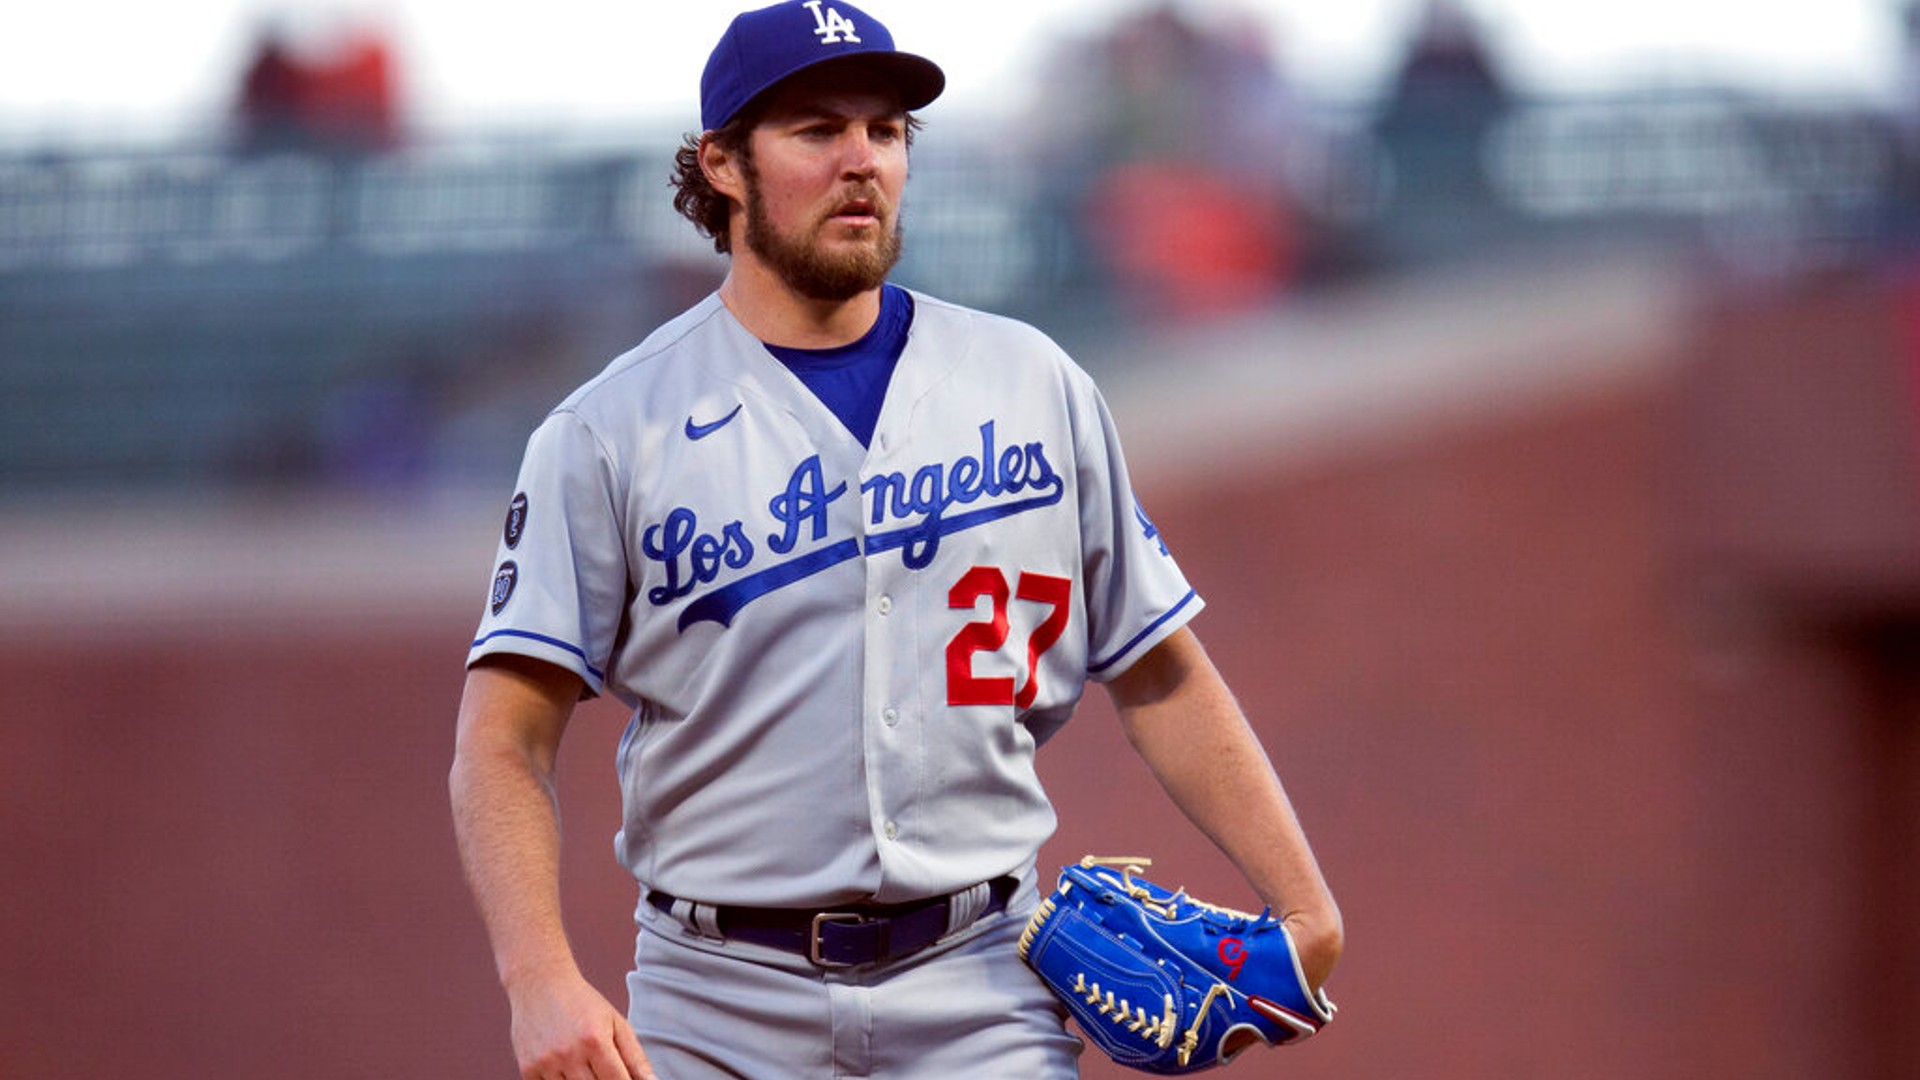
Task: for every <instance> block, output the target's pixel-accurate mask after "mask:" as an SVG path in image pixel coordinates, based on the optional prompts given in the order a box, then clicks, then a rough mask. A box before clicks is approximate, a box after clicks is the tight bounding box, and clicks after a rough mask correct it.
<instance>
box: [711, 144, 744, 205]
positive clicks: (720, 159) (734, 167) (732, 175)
mask: <svg viewBox="0 0 1920 1080" xmlns="http://www.w3.org/2000/svg"><path fill="white" fill-rule="evenodd" d="M700 171H701V172H703V173H705V174H706V177H707V183H709V184H711V185H713V190H715V191H717V192H719V193H720V194H722V195H725V196H726V197H727V198H729V199H732V200H733V201H735V202H737V203H745V202H746V201H747V189H746V184H745V182H744V181H743V179H742V177H741V175H740V156H739V155H738V154H734V153H730V152H729V151H728V150H727V149H726V148H725V147H723V146H721V145H720V140H718V139H716V138H714V137H713V133H712V132H707V133H706V134H704V135H702V136H700Z"/></svg>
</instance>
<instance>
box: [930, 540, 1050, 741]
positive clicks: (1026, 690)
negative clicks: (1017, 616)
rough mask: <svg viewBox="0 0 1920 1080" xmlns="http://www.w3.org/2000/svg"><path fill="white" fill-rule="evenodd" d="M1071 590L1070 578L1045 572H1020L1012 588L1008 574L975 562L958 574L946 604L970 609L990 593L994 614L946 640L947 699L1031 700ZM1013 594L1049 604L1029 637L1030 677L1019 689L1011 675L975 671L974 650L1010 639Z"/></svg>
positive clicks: (1022, 704) (995, 648)
mask: <svg viewBox="0 0 1920 1080" xmlns="http://www.w3.org/2000/svg"><path fill="white" fill-rule="evenodd" d="M1072 594H1073V582H1072V581H1071V580H1069V579H1067V578H1063V577H1052V576H1050V575H1047V574H1028V573H1022V574H1021V575H1020V582H1019V584H1018V586H1017V587H1015V588H1014V589H1012V590H1009V589H1008V588H1007V575H1006V574H1004V573H1002V572H1001V571H1000V569H999V568H998V567H994V566H976V567H974V568H973V569H971V570H969V571H967V572H966V573H964V574H962V575H960V580H959V581H956V582H954V585H953V588H951V589H949V590H948V591H947V606H948V607H949V608H968V609H971V608H973V607H975V606H976V605H977V604H978V603H979V602H980V598H981V597H986V598H988V599H989V600H992V601H993V615H992V617H991V618H987V619H980V620H977V621H975V622H970V623H968V624H967V625H965V626H963V627H961V628H960V632H959V633H957V634H955V635H953V640H952V641H949V642H947V704H949V705H1012V706H1015V707H1016V708H1021V709H1024V708H1026V707H1027V706H1029V705H1031V704H1033V699H1034V695H1035V694H1036V693H1037V692H1038V691H1039V688H1040V680H1039V679H1038V678H1037V672H1038V671H1039V668H1040V655H1041V654H1042V653H1044V652H1046V651H1047V650H1048V649H1050V648H1052V647H1053V643H1054V642H1056V641H1059V640H1060V635H1061V633H1063V632H1064V631H1065V630H1066V628H1067V619H1068V617H1069V616H1070V615H1071V614H1072V610H1071V608H1070V607H1069V605H1068V604H1067V600H1068V599H1069V598H1070V597H1071V596H1072ZM1009 598H1015V599H1020V600H1030V601H1033V602H1034V603H1039V604H1046V605H1047V606H1048V608H1049V609H1050V610H1049V611H1048V612H1047V617H1046V618H1045V619H1042V620H1041V621H1040V625H1038V626H1036V627H1034V628H1033V633H1032V634H1031V635H1029V636H1028V638H1027V681H1026V685H1024V686H1022V687H1020V692H1019V693H1018V694H1016V693H1014V689H1013V679H1012V677H1011V676H1004V675H1003V676H997V677H994V678H987V679H983V678H981V677H980V676H978V675H975V674H974V673H973V654H974V653H977V652H988V653H992V652H999V651H1000V647H1001V646H1003V645H1005V644H1006V643H1007V637H1008V635H1009V634H1010V633H1011V630H1012V626H1011V624H1010V622H1009V621H1008V619H1007V602H1008V600H1009Z"/></svg>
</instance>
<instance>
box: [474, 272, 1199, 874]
mask: <svg viewBox="0 0 1920 1080" xmlns="http://www.w3.org/2000/svg"><path fill="white" fill-rule="evenodd" d="M913 299H914V302H915V313H914V317H913V324H912V328H911V331H910V334H909V337H908V340H907V344H906V348H905V351H904V352H903V353H902V354H901V356H900V360H899V363H898V366H897V367H896V369H895V371H894V373H893V376H892V380H891V382H890V383H889V385H888V388H887V393H886V398H885V401H884V404H883V405H882V408H881V412H880V418H879V422H878V425H877V427H876V428H875V431H874V434H873V438H872V443H871V447H870V448H869V447H867V446H862V445H861V444H860V443H859V441H857V440H856V439H855V438H853V437H852V436H851V435H850V434H849V433H848V432H847V430H846V429H845V428H844V427H843V426H842V425H841V424H840V422H839V421H838V420H837V419H836V418H835V416H834V415H833V414H832V413H831V412H830V411H829V410H828V409H827V408H826V407H825V406H824V405H822V404H821V403H820V401H819V400H818V399H816V398H815V397H814V396H813V395H812V393H811V392H810V391H808V390H807V389H806V388H805V386H803V385H802V384H801V382H800V381H799V380H798V379H797V378H796V377H794V375H793V374H792V373H791V372H789V371H788V370H787V369H786V368H785V367H783V366H782V365H781V364H780V363H779V362H777V361H776V360H775V359H774V358H773V357H772V356H771V355H769V353H768V352H767V350H766V348H765V347H764V346H763V345H762V344H761V343H760V342H759V341H758V340H756V339H755V338H754V337H753V335H752V334H750V333H749V332H748V331H747V330H746V328H745V327H743V326H742V325H741V324H740V323H739V322H738V321H737V320H736V319H735V318H734V317H733V316H732V315H731V313H729V312H728V310H727V309H726V307H725V305H724V304H722V303H721V302H720V300H719V298H718V297H717V296H710V297H708V298H707V299H706V300H704V301H702V302H701V303H700V304H698V305H696V306H695V307H694V308H692V309H691V310H689V311H688V312H686V313H685V314H683V315H681V316H680V317H679V318H677V319H675V320H674V321H672V322H670V323H668V324H666V325H665V326H663V327H661V328H660V329H659V330H658V331H656V332H655V333H654V334H652V335H651V336H650V337H648V338H647V340H646V341H645V342H643V343H642V344H641V345H640V346H639V347H638V348H636V349H634V350H632V351H631V352H629V353H627V354H626V355H624V356H622V357H620V358H619V359H617V360H615V361H614V362H613V363H612V364H611V365H610V366H609V367H608V368H607V369H606V370H605V371H604V372H602V373H601V374H600V375H599V376H597V377H596V378H595V379H593V380H592V381H591V382H589V383H587V384H586V385H585V386H583V387H581V388H580V389H579V390H577V391H575V392H574V393H573V394H572V395H571V396H570V397H568V398H567V399H566V400H565V401H564V402H563V403H561V404H560V406H559V407H557V408H556V409H555V410H554V411H553V412H552V413H551V414H550V415H549V416H548V417H547V418H546V420H545V421H544V422H543V423H542V424H541V426H540V427H539V428H538V430H536V431H535V432H534V434H533V436H532V438H531V440H530V441H529V443H528V447H527V452H526V457H525V460H524V463H523V465H522V467H521V473H520V479H519V485H518V491H517V493H516V495H515V497H514V499H513V503H512V506H511V509H510V510H509V512H508V516H507V523H506V527H505V529H504V532H503V536H502V538H501V547H500V557H499V563H498V567H497V570H496V573H495V577H494V587H493V591H492V595H491V597H490V599H489V604H488V609H487V611H486V613H485V615H484V616H483V618H482V621H481V624H480V628H479V632H478V634H477V635H476V640H475V641H474V643H473V647H472V651H471V653H470V655H469V662H470V663H471V662H472V661H474V660H478V659H480V658H481V657H484V656H488V655H490V654H495V653H501V652H511V653H520V654H525V655H528V656H533V657H537V658H540V659H542V660H546V661H550V662H552V663H555V664H559V665H561V666H563V667H566V668H568V669H570V670H572V671H574V672H575V673H577V674H578V675H579V676H580V677H581V678H582V679H584V680H585V681H586V684H587V686H588V688H589V689H590V690H591V691H592V692H594V693H599V692H603V691H604V692H608V693H612V694H614V695H615V696H617V697H618V698H619V699H620V700H621V701H622V702H625V703H626V704H627V705H629V706H631V707H632V708H633V710H634V712H633V717H632V719H631V721H630V722H629V724H628V726H627V730H626V732H625V734H624V735H623V736H622V739H621V742H620V748H619V754H618V765H619V774H620V780H621V784H622V788H623V792H624V801H625V808H624V820H623V823H622V827H621V829H620V832H619V834H618V836H617V838H616V848H617V850H618V854H619V857H620V859H621V861H622V862H623V863H624V864H625V865H626V866H627V867H628V868H629V869H630V870H631V871H632V872H633V874H634V875H635V876H636V877H637V878H638V879H639V880H640V881H642V882H645V883H647V884H648V885H650V886H652V887H655V888H659V889H663V890H665V891H666V892H669V893H672V894H675V895H678V896H684V897H695V898H698V899H700V900H703V901H706V902H710V903H719V904H742V905H777V906H793V907H804V906H809V905H826V904H833V903H839V902H844V901H849V900H854V899H860V898H871V899H874V900H877V901H880V902H893V901H901V900H909V899H918V898H921V897H926V896H932V895H936V894H939V893H948V892H954V891H956V890H959V889H963V888H965V887H967V886H969V885H971V884H973V883H976V882H980V881H984V880H987V879H989V878H993V877H995V876H997V875H1001V874H1007V873H1010V872H1018V871H1019V870H1020V869H1021V868H1023V867H1025V866H1028V865H1030V864H1031V862H1032V860H1033V858H1034V856H1035V855H1036V853H1037V852H1038V850H1039V847H1040V845H1041V843H1042V842H1043V841H1044V840H1045V839H1046V838H1047V837H1048V836H1049V835H1050V834H1051V832H1052V830H1053V827H1054V816H1053V811H1052V808H1051V806H1050V805H1049V803H1048V801H1047V799H1046V797H1045V794H1044V792H1043V791H1042V790H1041V785H1040V783H1039V781H1038V779H1037V778H1036V775H1035V772H1034V760H1033V759H1034V751H1035V749H1036V747H1038V746H1039V745H1040V744H1041V743H1042V742H1044V741H1045V740H1046V739H1047V738H1048V737H1049V736H1050V735H1052V734H1053V733H1054V732H1055V731H1056V730H1058V728H1059V726H1060V725H1061V724H1062V723H1064V722H1065V721H1066V719H1067V717H1068V715H1069V714H1070V713H1071V712H1072V710H1073V707H1074V705H1075V704H1076V702H1077V701H1078V700H1079V697H1080V694H1081V692H1082V689H1083V687H1084V685H1085V683H1086V681H1087V680H1088V678H1092V679H1095V680H1099V679H1105V678H1111V677H1113V676H1114V675H1117V674H1119V673H1120V672H1121V671H1123V670H1125V669H1126V668H1127V667H1128V666H1129V665H1130V664H1131V663H1132V662H1133V661H1134V660H1136V659H1137V658H1138V657H1139V656H1141V655H1142V654H1143V653H1144V652H1146V651H1147V650H1148V649H1150V648H1152V647H1153V646H1154V645H1155V644H1156V643H1158V642H1159V641H1160V640H1162V639H1163V638H1165V637H1166V636H1167V635H1169V634H1171V633H1173V632H1174V631H1175V630H1176V629H1177V628H1179V627H1180V626H1182V625H1184V624H1185V623H1186V621H1187V620H1188V619H1190V618H1191V617H1192V616H1193V615H1194V614H1195V613H1196V612H1197V611H1198V610H1199V609H1200V606H1201V600H1200V599H1199V598H1198V597H1197V596H1196V595H1195V594H1194V592H1193V590H1192V589H1191V588H1190V587H1189V586H1188V584H1187V582H1186V580H1185V578H1184V577H1183V576H1182V574H1181V573H1180V570H1179V568H1178V567H1177V566H1176V565H1175V562H1174V560H1173V559H1172V558H1171V557H1170V555H1169V554H1168V551H1167V549H1166V547H1165V545H1164V544H1163V543H1162V542H1161V539H1160V537H1159V536H1158V534H1157V532H1156V530H1155V529H1154V527H1153V525H1152V523H1151V522H1150V521H1149V520H1148V518H1147V516H1146V515H1145V514H1144V513H1143V512H1142V511H1141V510H1140V508H1139V507H1138V506H1137V504H1136V502H1135V499H1134V496H1133V494H1132V491H1131V489H1130V487H1129V483H1128V479H1127V471H1126V466H1125V464H1124V462H1123V460H1122V458H1121V452H1120V444H1119V442H1118V439H1117V437H1116V435H1115V432H1114V426H1113V422H1112V419H1111V417H1110V416H1109V415H1108V412H1107V409H1106V405H1105V403H1104V402H1103V401H1102V399H1101V397H1100V395H1099V393H1098V391H1097V390H1096V389H1095V387H1094V385H1093V382H1092V380H1091V379H1089V378H1088V376H1087V375H1086V373H1085V372H1083V371H1082V370H1081V369H1080V368H1079V367H1077V366H1076V365H1075V364H1074V363H1073V362H1072V361H1071V360H1070V359H1069V358H1068V357H1067V356H1066V355H1065V353H1063V352H1062V351H1061V350H1060V349H1059V348H1058V347H1057V346H1056V345H1054V344H1053V342H1051V341H1050V340H1049V339H1047V338H1046V337H1045V336H1044V335H1042V334H1041V333H1039V332H1038V331H1036V330H1034V329H1033V328H1031V327H1029V326H1026V325H1025V324H1022V323H1020V322H1017V321H1014V320H1010V319H1005V318H1001V317H997V316H992V315H987V314H983V313H980V312H975V311H971V310H968V309H965V308H961V307H958V306H955V305H951V304H947V303H944V302H941V301H939V300H935V299H932V298H930V297H926V296H923V295H919V294H915V295H914V297H913Z"/></svg>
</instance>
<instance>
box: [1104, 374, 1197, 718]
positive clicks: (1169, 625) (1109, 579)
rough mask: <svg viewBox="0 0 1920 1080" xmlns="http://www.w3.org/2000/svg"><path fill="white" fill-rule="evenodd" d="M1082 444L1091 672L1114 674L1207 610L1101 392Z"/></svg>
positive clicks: (1124, 668) (1120, 671)
mask: <svg viewBox="0 0 1920 1080" xmlns="http://www.w3.org/2000/svg"><path fill="white" fill-rule="evenodd" d="M1087 393H1088V395H1089V398H1090V403H1089V404H1088V406H1087V409H1086V412H1085V415H1086V416H1087V418H1088V420H1089V421H1090V422H1089V423H1088V425H1087V428H1086V430H1085V431H1084V432H1083V433H1082V435H1081V438H1080V445H1079V453H1078V458H1079V480H1080V532H1081V537H1082V559H1083V568H1082V572H1083V576H1084V578H1085V581H1086V590H1087V624H1088V625H1087V635H1088V650H1087V675H1088V677H1090V678H1092V679H1094V680H1095V681H1098V682H1105V681H1107V680H1110V679H1113V678H1115V677H1117V676H1118V675H1120V674H1121V673H1122V672H1124V671H1126V670H1127V668H1129V667H1131V666H1132V664H1133V662H1134V661H1135V660H1137V659H1139V658H1140V657H1141V656H1143V655H1145V654H1146V653H1147V652H1148V651H1150V650H1151V649H1152V648H1153V647H1154V646H1155V645H1158V644H1159V643H1160V642H1161V641H1163V640H1165V639H1166V638H1167V637H1168V636H1169V635H1171V634H1172V633H1173V632H1174V631H1176V630H1178V629H1180V628H1181V627H1182V626H1185V625H1186V624H1187V621H1188V620H1190V619H1192V618H1193V616H1195V615H1196V614H1198V613H1199V612H1200V609H1201V608H1202V607H1204V606H1205V602H1204V601H1203V600H1202V599H1201V598H1200V596H1199V594H1198V593H1196V592H1195V591H1194V590H1193V587H1192V586H1191V585H1189V584H1188V583H1187V579H1186V576H1185V575H1184V574H1183V573H1181V571H1180V567H1179V565H1178V564H1177V563H1176V562H1175V561H1174V558H1173V553H1172V552H1171V551H1170V550H1169V549H1168V548H1167V544H1166V541H1165V539H1164V538H1163V537H1162V536H1161V535H1160V530H1159V529H1158V528H1157V527H1156V526H1155V525H1154V524H1153V520H1152V519H1151V518H1149V517H1148V516H1147V513H1146V509H1145V508H1144V507H1142V506H1141V505H1140V501H1139V499H1138V498H1136V497H1135V495H1134V493H1133V487H1132V484H1131V482H1130V481H1129V480H1128V477H1127V464H1126V459H1125V455H1124V454H1123V453H1122V452H1121V449H1120V437H1119V433H1118V432H1117V430H1116V429H1115V427H1114V423H1113V416H1112V414H1111V413H1109V411H1108V410H1107V405H1106V402H1105V400H1104V399H1102V398H1101V397H1100V394H1099V392H1098V390H1095V389H1092V388H1091V387H1089V389H1088V391H1087Z"/></svg>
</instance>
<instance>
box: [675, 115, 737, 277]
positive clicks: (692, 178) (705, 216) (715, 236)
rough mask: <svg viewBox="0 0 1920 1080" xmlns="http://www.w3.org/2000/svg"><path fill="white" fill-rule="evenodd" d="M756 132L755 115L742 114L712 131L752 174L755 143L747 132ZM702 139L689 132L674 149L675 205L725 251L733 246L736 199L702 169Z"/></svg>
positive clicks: (720, 142) (717, 246)
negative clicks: (731, 218)
mask: <svg viewBox="0 0 1920 1080" xmlns="http://www.w3.org/2000/svg"><path fill="white" fill-rule="evenodd" d="M752 132H753V123H752V120H751V118H749V117H746V116H744V115H742V116H736V117H734V118H733V120H732V121H730V122H728V123H727V124H726V125H725V126H724V127H721V128H719V129H718V130H716V131H714V132H713V133H712V138H713V141H714V142H716V143H718V144H719V146H720V148H721V149H722V150H725V151H726V152H727V153H729V154H734V155H738V157H739V158H740V162H741V165H742V166H743V167H744V168H745V169H746V171H747V172H748V173H749V174H751V173H752V171H753V147H752V145H751V144H752V140H751V139H749V138H747V136H748V135H750V134H752ZM700 143H701V136H699V135H688V136H686V138H685V139H683V140H681V143H680V148H679V149H678V150H675V151H674V152H673V180H672V183H673V208H674V209H675V210H677V211H679V213H680V216H681V217H684V218H686V219H687V220H688V221H691V222H693V227H694V228H695V229H697V230H699V232H700V235H701V236H705V237H708V238H709V239H711V240H712V241H713V250H715V251H718V252H720V253H721V254H723V255H724V254H726V253H727V252H729V251H730V250H732V247H733V243H732V240H731V239H730V238H729V237H728V235H727V215H728V214H729V213H730V212H731V210H732V207H733V200H732V199H730V198H728V197H727V196H725V195H722V194H720V193H719V192H718V191H715V190H714V189H713V185H712V184H710V183H708V182H707V174H706V173H704V172H702V171H701V169H700Z"/></svg>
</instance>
